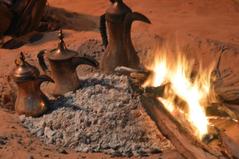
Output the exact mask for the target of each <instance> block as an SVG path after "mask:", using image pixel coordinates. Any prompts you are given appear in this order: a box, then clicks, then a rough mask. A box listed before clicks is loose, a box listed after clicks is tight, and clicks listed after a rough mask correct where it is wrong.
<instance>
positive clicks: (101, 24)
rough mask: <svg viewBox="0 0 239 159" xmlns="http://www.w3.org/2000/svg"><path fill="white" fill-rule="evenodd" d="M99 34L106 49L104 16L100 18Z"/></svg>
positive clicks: (106, 39)
mask: <svg viewBox="0 0 239 159" xmlns="http://www.w3.org/2000/svg"><path fill="white" fill-rule="evenodd" d="M100 34H101V38H102V41H103V45H104V46H105V47H107V46H108V37H107V29H106V20H105V14H104V15H102V16H100Z"/></svg>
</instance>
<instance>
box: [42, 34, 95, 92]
mask: <svg viewBox="0 0 239 159" xmlns="http://www.w3.org/2000/svg"><path fill="white" fill-rule="evenodd" d="M63 38H64V36H63V33H62V31H61V30H60V32H59V39H60V42H59V44H58V48H57V49H54V50H51V51H45V50H44V51H41V52H39V54H38V61H39V64H40V66H41V67H42V69H43V71H44V72H46V73H49V74H50V76H51V77H52V78H53V79H54V81H55V83H54V84H53V86H52V88H51V90H50V94H52V95H53V96H61V95H64V94H65V93H67V92H69V91H74V90H76V89H78V88H79V84H80V81H79V78H78V76H77V72H76V68H77V66H78V65H81V64H86V65H90V66H93V67H98V65H99V64H98V62H97V61H96V60H94V59H92V58H90V57H79V56H77V54H78V53H77V52H75V51H73V50H69V49H68V48H67V47H66V45H65V42H64V40H63ZM45 53H47V59H48V61H49V63H50V68H51V71H49V70H48V67H47V65H46V63H45V60H44V54H45Z"/></svg>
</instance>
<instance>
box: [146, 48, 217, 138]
mask: <svg viewBox="0 0 239 159" xmlns="http://www.w3.org/2000/svg"><path fill="white" fill-rule="evenodd" d="M167 55H168V52H167V51H163V52H160V56H157V57H155V60H154V63H153V64H151V65H150V66H149V67H148V69H149V70H151V71H152V72H153V75H152V76H151V77H149V78H148V79H147V81H146V82H145V83H144V84H143V87H147V86H153V87H158V86H161V85H163V84H165V83H170V86H169V87H170V88H169V89H166V90H165V92H164V96H163V97H160V98H158V99H159V100H160V101H161V103H163V104H164V106H165V108H166V109H167V110H168V111H169V112H170V113H172V114H173V113H174V111H177V110H179V111H180V112H183V113H184V115H185V117H186V119H187V121H188V122H189V123H190V125H191V127H192V129H193V132H194V133H195V136H197V137H198V138H199V139H202V137H203V136H204V135H206V134H207V133H208V125H209V122H208V119H207V116H206V113H205V107H206V105H207V103H208V102H209V101H208V100H209V97H212V96H213V92H212V91H211V73H212V70H213V67H210V69H201V67H200V69H199V70H198V72H197V74H196V75H195V76H194V77H192V74H193V70H192V68H193V64H194V63H193V62H192V61H189V60H187V59H186V57H185V56H183V55H182V54H181V53H178V54H177V55H176V57H175V58H174V59H173V60H171V61H169V59H170V58H169V56H167ZM170 62H171V63H170ZM176 98H180V99H181V100H182V101H184V102H185V103H186V105H187V109H188V111H187V112H186V111H185V110H182V109H179V105H178V103H177V102H176Z"/></svg>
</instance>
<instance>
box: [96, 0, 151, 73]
mask: <svg viewBox="0 0 239 159" xmlns="http://www.w3.org/2000/svg"><path fill="white" fill-rule="evenodd" d="M111 2H112V5H111V6H110V7H109V8H108V9H107V11H106V13H105V14H104V15H103V16H101V19H100V31H101V36H102V39H103V44H104V45H105V46H106V47H107V48H106V52H105V55H104V56H103V59H102V62H101V69H102V70H103V71H104V72H105V73H111V72H113V71H114V69H115V68H116V67H118V66H126V67H131V68H138V67H139V64H140V60H139V57H138V55H137V53H136V51H135V49H134V47H133V43H132V40H131V27H132V23H133V21H135V20H139V21H142V22H145V23H151V22H150V20H149V19H148V18H147V17H145V16H144V15H142V14H140V13H137V12H132V10H131V9H130V8H129V7H128V6H127V5H126V4H125V3H124V2H123V0H111ZM106 26H107V27H106ZM107 31H108V35H109V43H108V38H107Z"/></svg>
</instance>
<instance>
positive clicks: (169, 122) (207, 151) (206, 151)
mask: <svg viewBox="0 0 239 159" xmlns="http://www.w3.org/2000/svg"><path fill="white" fill-rule="evenodd" d="M142 103H143V106H144V108H145V110H146V112H147V113H148V114H149V115H150V117H151V118H152V120H153V121H155V123H156V125H157V127H158V128H159V130H160V131H161V132H162V133H163V135H165V136H166V137H167V138H168V139H169V140H170V141H171V142H172V143H173V144H174V146H175V148H176V149H177V150H178V152H179V153H180V154H181V155H182V156H184V157H185V158H188V159H194V158H195V159H202V158H205V159H206V158H207V159H213V158H219V157H224V156H223V154H221V153H220V152H217V151H214V150H213V149H212V148H210V147H209V146H207V145H205V144H203V143H201V142H199V141H198V140H197V139H195V137H193V136H192V135H191V134H190V133H188V132H187V131H185V130H184V129H183V127H182V126H181V125H180V124H179V123H177V122H176V121H175V119H174V117H173V116H172V115H171V114H169V113H168V112H167V111H166V110H165V108H164V107H163V106H162V104H161V103H159V102H158V101H157V100H156V99H154V98H150V97H145V96H143V97H142Z"/></svg>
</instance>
